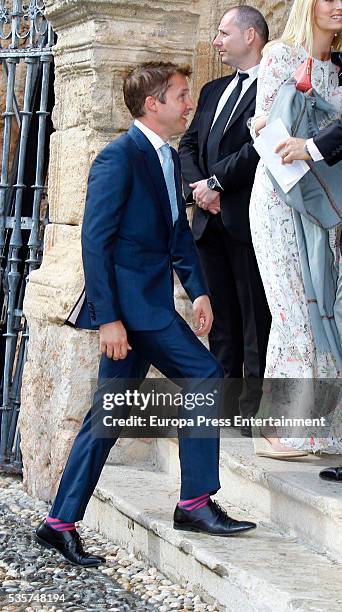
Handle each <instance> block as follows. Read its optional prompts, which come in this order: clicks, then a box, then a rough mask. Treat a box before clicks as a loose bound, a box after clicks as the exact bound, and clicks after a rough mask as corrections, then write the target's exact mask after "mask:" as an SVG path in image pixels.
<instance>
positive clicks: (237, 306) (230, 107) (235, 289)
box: [179, 6, 271, 416]
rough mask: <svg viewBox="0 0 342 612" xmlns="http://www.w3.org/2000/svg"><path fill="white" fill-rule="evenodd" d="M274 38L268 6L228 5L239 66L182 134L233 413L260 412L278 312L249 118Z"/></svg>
mask: <svg viewBox="0 0 342 612" xmlns="http://www.w3.org/2000/svg"><path fill="white" fill-rule="evenodd" d="M267 40H268V27H267V23H266V21H265V19H264V17H263V16H262V14H261V13H260V12H259V11H257V10H256V9H255V8H252V7H249V6H238V7H234V8H233V9H231V10H229V11H228V12H227V13H226V14H225V15H224V16H223V17H222V20H221V23H220V25H219V33H218V35H217V36H216V38H215V40H214V43H213V44H214V46H215V48H216V49H217V50H218V52H219V54H220V57H221V60H222V62H223V63H224V64H227V65H229V66H233V67H234V68H236V69H237V71H236V72H235V73H234V74H233V75H231V76H228V77H223V78H220V79H215V80H214V81H211V82H210V83H207V84H206V85H205V86H204V87H203V89H202V91H201V94H200V97H199V101H198V106H197V110H196V114H195V116H194V119H193V121H192V123H191V125H190V127H189V129H188V131H187V132H186V133H185V135H184V136H183V138H182V139H181V142H180V146H179V155H180V158H181V165H182V174H183V180H184V190H185V196H186V199H187V201H188V202H192V201H195V203H196V207H195V211H194V216H193V224H192V231H193V234H194V237H195V240H196V244H197V247H198V249H199V253H200V256H201V261H202V265H203V268H204V271H205V274H206V277H207V281H208V285H209V290H210V294H211V301H212V307H213V312H214V324H213V327H212V330H211V333H210V336H209V342H210V349H211V351H212V352H213V354H214V355H215V356H216V357H217V359H218V360H219V361H220V362H221V364H222V366H223V368H224V372H225V377H226V378H229V379H238V380H239V382H238V383H237V384H230V385H229V387H228V389H229V395H228V394H227V399H228V401H229V412H230V416H233V415H235V414H237V413H238V409H239V395H240V393H241V381H242V378H243V374H244V376H245V381H246V391H244V393H243V394H242V396H241V398H240V412H241V414H242V415H244V416H247V415H252V414H255V413H256V412H257V409H258V404H259V398H260V388H261V385H260V379H261V378H262V376H263V373H264V368H265V359H266V349H267V342H268V334H269V329H270V323H271V317H270V313H269V309H268V305H267V302H266V298H265V294H264V289H263V285H262V281H261V278H260V274H259V270H258V266H257V262H256V258H255V254H254V251H253V246H252V241H251V234H250V227H249V201H250V196H251V190H252V186H253V182H254V175H255V170H256V167H257V164H258V161H259V157H258V155H257V153H256V151H255V149H254V147H253V143H252V139H251V135H250V131H249V119H250V118H251V117H253V116H254V113H255V96H256V90H257V74H258V69H259V63H260V59H261V52H262V49H263V47H264V45H265V43H266V42H267Z"/></svg>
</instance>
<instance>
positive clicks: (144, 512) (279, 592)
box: [84, 465, 342, 612]
mask: <svg viewBox="0 0 342 612" xmlns="http://www.w3.org/2000/svg"><path fill="white" fill-rule="evenodd" d="M178 491H179V481H178V478H177V477H176V476H173V475H167V474H163V473H161V472H152V471H148V470H146V469H137V468H133V467H122V466H111V465H107V466H105V468H104V470H103V473H102V476H101V479H100V481H99V484H98V486H97V488H96V490H95V493H94V495H93V497H92V499H91V501H90V503H89V505H88V508H87V512H86V516H85V519H84V520H85V523H86V524H87V525H88V526H89V527H91V528H93V529H97V530H98V531H100V532H101V533H103V534H104V535H106V537H108V538H110V539H112V540H114V541H115V542H116V543H117V544H119V545H120V546H124V547H126V548H128V549H129V551H131V552H133V553H134V554H136V555H140V556H141V557H142V558H144V559H145V560H147V561H148V562H149V563H150V564H153V565H154V566H155V567H157V568H158V569H159V570H160V571H162V572H163V573H164V574H165V575H167V576H168V577H169V578H170V579H171V580H173V581H175V582H178V583H181V584H183V585H185V584H186V583H190V585H191V586H192V590H193V591H194V592H196V593H197V594H199V595H200V596H201V597H202V598H203V599H204V600H205V601H207V602H208V603H212V604H213V603H216V604H218V605H219V606H220V609H221V610H227V611H229V612H275V611H277V612H293V611H294V610H296V611H297V612H299V611H300V612H309V611H310V612H313V611H316V612H318V611H322V612H323V611H324V612H326V611H327V610H329V612H340V610H341V609H342V568H341V566H339V565H338V564H337V563H335V562H333V561H331V560H329V559H328V558H326V557H323V556H322V555H318V554H317V553H315V552H313V551H310V550H308V549H307V548H306V547H305V546H304V545H303V544H301V543H300V542H298V541H296V539H295V538H293V537H290V536H284V535H281V534H279V533H277V532H276V531H274V530H273V529H272V528H271V527H270V525H268V524H267V523H263V522H261V523H260V522H259V521H258V516H255V514H251V513H248V514H247V513H246V512H244V511H242V510H241V509H238V508H236V507H234V506H232V505H231V504H230V505H228V504H227V503H226V502H225V500H224V498H223V497H222V496H221V498H220V502H222V504H224V506H225V507H226V508H227V510H228V512H229V514H231V515H232V516H234V517H236V518H241V519H243V518H244V519H251V520H253V519H254V520H255V519H256V520H257V521H258V529H257V530H256V531H252V532H250V533H249V534H246V535H244V536H235V537H233V538H221V537H210V536H206V535H203V534H192V533H190V532H189V533H187V532H179V531H176V530H174V529H173V527H172V513H173V509H174V506H175V503H176V501H177V498H178Z"/></svg>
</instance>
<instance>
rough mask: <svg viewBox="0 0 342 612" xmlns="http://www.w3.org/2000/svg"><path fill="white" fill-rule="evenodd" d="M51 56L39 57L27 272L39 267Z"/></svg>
mask: <svg viewBox="0 0 342 612" xmlns="http://www.w3.org/2000/svg"><path fill="white" fill-rule="evenodd" d="M51 61H52V57H51V56H49V57H47V56H44V57H42V58H41V62H42V65H43V74H42V87H41V96H40V106H39V111H37V115H38V116H39V120H38V121H39V124H38V144H37V163H36V180H35V184H34V185H33V187H32V188H33V189H34V199H33V210H32V228H31V232H30V237H29V241H28V247H29V257H28V259H27V260H26V263H27V264H28V272H29V273H30V272H31V271H32V270H35V269H37V268H38V267H39V263H40V262H39V254H38V250H39V247H40V239H39V225H40V219H39V212H40V201H41V196H42V192H43V189H44V184H43V164H44V146H45V133H46V118H47V116H48V115H49V114H50V113H49V112H47V110H46V109H47V102H48V93H49V78H50V64H51Z"/></svg>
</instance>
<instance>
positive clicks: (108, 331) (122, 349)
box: [100, 321, 132, 361]
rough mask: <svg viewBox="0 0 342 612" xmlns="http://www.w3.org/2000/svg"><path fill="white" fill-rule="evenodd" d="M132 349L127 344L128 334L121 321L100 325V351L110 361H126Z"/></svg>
mask: <svg viewBox="0 0 342 612" xmlns="http://www.w3.org/2000/svg"><path fill="white" fill-rule="evenodd" d="M131 350H132V347H131V346H130V345H129V344H128V342H127V333H126V330H125V328H124V326H123V324H122V323H121V321H114V322H113V323H105V324H104V325H100V351H101V353H106V354H107V357H108V358H109V359H114V361H117V360H118V359H126V357H127V351H131Z"/></svg>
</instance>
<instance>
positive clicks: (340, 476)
mask: <svg viewBox="0 0 342 612" xmlns="http://www.w3.org/2000/svg"><path fill="white" fill-rule="evenodd" d="M319 475H320V477H321V478H324V480H332V481H333V482H342V466H341V467H328V468H325V470H322V471H321V472H320V473H319Z"/></svg>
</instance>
